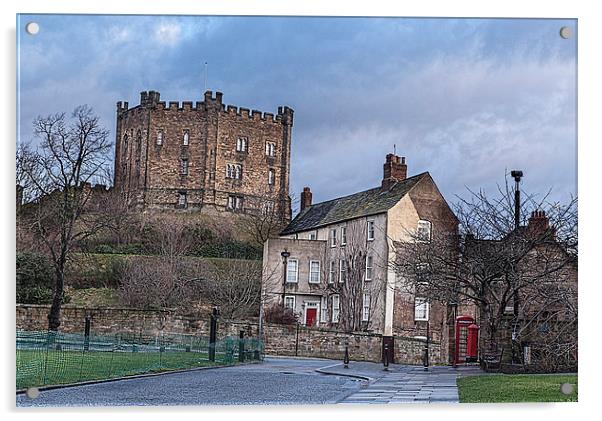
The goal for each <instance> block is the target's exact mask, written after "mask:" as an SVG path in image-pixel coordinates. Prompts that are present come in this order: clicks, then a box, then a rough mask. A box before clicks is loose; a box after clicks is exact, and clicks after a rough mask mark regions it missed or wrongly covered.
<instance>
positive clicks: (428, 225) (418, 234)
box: [416, 219, 433, 243]
mask: <svg viewBox="0 0 602 421" xmlns="http://www.w3.org/2000/svg"><path fill="white" fill-rule="evenodd" d="M424 227H426V233H427V234H428V235H427V236H423V235H422V234H421V231H423V230H424ZM432 236H433V224H432V222H431V221H427V220H426V219H421V220H419V221H418V226H417V227H416V238H417V239H418V241H421V242H425V243H428V242H430V241H431V238H432Z"/></svg>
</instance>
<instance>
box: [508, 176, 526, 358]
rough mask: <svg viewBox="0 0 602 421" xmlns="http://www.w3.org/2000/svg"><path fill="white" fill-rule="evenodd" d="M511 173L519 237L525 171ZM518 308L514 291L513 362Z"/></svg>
mask: <svg viewBox="0 0 602 421" xmlns="http://www.w3.org/2000/svg"><path fill="white" fill-rule="evenodd" d="M510 175H511V176H512V177H513V178H514V234H515V238H516V239H518V235H519V234H518V229H519V228H520V181H521V179H522V177H523V172H522V171H520V170H513V171H511V172H510ZM518 310H519V299H518V294H517V292H516V289H515V292H514V308H513V319H514V320H513V323H512V338H511V339H512V362H513V363H514V362H516V360H517V358H516V357H517V356H516V331H517V330H518Z"/></svg>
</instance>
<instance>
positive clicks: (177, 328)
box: [16, 304, 447, 364]
mask: <svg viewBox="0 0 602 421" xmlns="http://www.w3.org/2000/svg"><path fill="white" fill-rule="evenodd" d="M48 310H49V306H47V305H24V304H20V305H17V313H16V326H17V329H20V330H37V331H41V330H46V329H47V323H48V319H47V315H48ZM86 316H90V318H91V333H92V334H93V335H115V334H117V333H120V334H139V335H144V336H155V335H157V334H160V333H162V334H173V333H177V334H194V335H203V336H208V335H209V317H208V316H206V315H203V316H201V315H182V314H178V313H176V312H175V311H171V310H161V311H160V310H136V309H126V308H82V307H73V306H69V305H66V306H64V307H63V308H62V324H61V328H60V330H61V331H62V332H65V333H82V334H83V332H84V326H85V321H84V320H85V317H86ZM241 330H243V331H244V332H245V336H248V337H256V336H258V331H259V326H258V323H257V321H235V320H220V321H219V327H218V338H222V337H225V336H238V334H239V332H240V331H241ZM264 341H265V352H266V354H268V355H270V354H271V355H283V356H299V357H315V358H330V359H335V360H342V359H343V355H344V352H345V344H346V343H347V344H348V346H349V357H350V359H351V360H358V361H376V362H379V361H381V355H382V354H381V349H382V336H381V335H379V334H372V333H363V332H356V333H352V334H346V333H344V332H339V331H334V330H324V329H317V328H308V327H305V326H300V325H276V324H266V325H264ZM394 341H395V345H394V350H395V362H396V363H400V364H422V361H423V355H424V349H425V341H424V340H420V339H414V338H406V337H401V336H395V338H394ZM429 349H430V354H429V355H430V362H431V364H436V363H445V362H447V361H446V360H445V359H442V358H441V356H442V355H444V356H445V355H446V353H445V352H444V353H443V354H442V353H441V343H440V342H436V341H432V342H431V344H430V347H429Z"/></svg>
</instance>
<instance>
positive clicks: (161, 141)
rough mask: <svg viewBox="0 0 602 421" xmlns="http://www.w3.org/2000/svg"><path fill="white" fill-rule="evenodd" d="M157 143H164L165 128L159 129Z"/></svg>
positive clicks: (159, 144)
mask: <svg viewBox="0 0 602 421" xmlns="http://www.w3.org/2000/svg"><path fill="white" fill-rule="evenodd" d="M157 145H158V146H161V145H163V130H162V129H160V130H157Z"/></svg>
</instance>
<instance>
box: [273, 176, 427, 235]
mask: <svg viewBox="0 0 602 421" xmlns="http://www.w3.org/2000/svg"><path fill="white" fill-rule="evenodd" d="M428 175H429V173H428V172H424V173H421V174H418V175H415V176H413V177H409V178H406V179H405V180H403V181H399V182H397V183H395V184H394V185H393V186H391V188H390V189H389V190H387V191H384V192H383V191H381V188H380V187H376V188H373V189H370V190H365V191H362V192H359V193H355V194H352V195H350V196H344V197H339V198H338V199H332V200H329V201H326V202H321V203H316V204H313V205H311V206H310V207H308V208H305V209H304V210H303V211H302V212H300V213H299V214H298V215H297V216H296V217H295V219H293V220H292V221H291V223H290V224H289V225H288V226H287V227H286V228H285V229H284V230H283V231H282V232H281V233H280V235H289V234H294V233H296V232H301V231H307V230H311V229H315V228H318V227H322V226H324V225H329V224H333V223H336V222H342V221H347V220H349V219H354V218H359V217H362V216H369V215H376V214H379V213H384V212H386V211H387V210H389V209H391V208H392V207H393V206H395V204H396V203H397V202H399V201H400V200H401V198H402V197H404V196H405V195H406V194H407V193H408V192H409V191H410V190H411V189H412V187H414V186H415V185H416V184H417V183H418V182H419V181H420V180H422V179H423V178H424V177H425V176H428Z"/></svg>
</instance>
